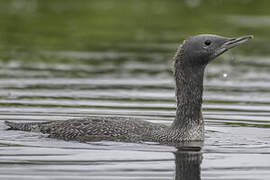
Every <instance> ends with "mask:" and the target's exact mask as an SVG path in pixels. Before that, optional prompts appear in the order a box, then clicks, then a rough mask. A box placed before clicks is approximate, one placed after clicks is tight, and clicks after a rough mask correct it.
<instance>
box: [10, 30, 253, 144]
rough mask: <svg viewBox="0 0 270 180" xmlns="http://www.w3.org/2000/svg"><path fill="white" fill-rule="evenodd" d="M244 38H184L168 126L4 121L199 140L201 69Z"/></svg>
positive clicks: (49, 129)
mask: <svg viewBox="0 0 270 180" xmlns="http://www.w3.org/2000/svg"><path fill="white" fill-rule="evenodd" d="M248 39H251V36H244V37H240V38H224V37H221V36H216V35H198V36H194V37H191V38H188V39H187V40H186V41H184V43H183V44H182V46H180V47H179V49H178V51H177V53H176V55H175V57H174V62H175V64H174V75H175V82H176V101H177V109H176V118H175V120H174V122H173V123H172V125H171V126H166V125H163V124H158V123H151V122H147V121H142V120H138V119H133V118H124V117H100V116H95V117H94V116H93V117H87V118H84V119H70V120H65V121H49V122H33V123H14V122H10V121H6V122H5V123H6V125H8V126H9V127H10V128H9V129H12V130H23V131H39V132H41V133H45V134H49V137H52V138H59V139H64V140H77V141H81V142H89V141H101V140H109V141H122V142H142V141H152V142H159V143H163V144H170V143H178V142H187V141H203V139H204V121H203V117H202V112H201V105H202V95H203V75H204V69H205V67H206V65H207V64H208V63H209V62H210V61H212V60H213V59H215V58H216V57H217V56H219V55H220V54H222V53H223V52H225V51H227V50H228V49H230V48H232V47H235V46H237V45H238V44H240V43H242V42H245V41H247V40H248ZM206 41H208V42H207V43H206ZM209 41H210V42H211V43H210V45H209Z"/></svg>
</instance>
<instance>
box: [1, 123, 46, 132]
mask: <svg viewBox="0 0 270 180" xmlns="http://www.w3.org/2000/svg"><path fill="white" fill-rule="evenodd" d="M5 124H6V125H7V126H8V127H9V128H8V130H20V131H40V128H41V126H42V125H43V124H48V122H30V123H16V122H11V121H5Z"/></svg>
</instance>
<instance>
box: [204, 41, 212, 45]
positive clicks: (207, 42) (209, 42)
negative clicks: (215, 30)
mask: <svg viewBox="0 0 270 180" xmlns="http://www.w3.org/2000/svg"><path fill="white" fill-rule="evenodd" d="M211 43H212V42H211V41H210V40H206V41H205V42H204V44H205V45H206V46H210V44H211Z"/></svg>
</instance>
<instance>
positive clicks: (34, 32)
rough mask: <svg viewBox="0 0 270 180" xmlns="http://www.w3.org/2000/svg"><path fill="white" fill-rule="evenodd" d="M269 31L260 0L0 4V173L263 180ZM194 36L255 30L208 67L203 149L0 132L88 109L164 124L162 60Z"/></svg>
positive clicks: (169, 109) (166, 76)
mask: <svg viewBox="0 0 270 180" xmlns="http://www.w3.org/2000/svg"><path fill="white" fill-rule="evenodd" d="M269 32H270V2H269V1H266V0H265V1H262V0H256V1H255V0H254V1H252V0H240V1H234V0H226V1H225V0H224V1H222V0H213V1H210V0H204V1H203V0H186V1H180V0H178V1H176V0H175V1H173V0H168V1H162V0H93V1H83V0H77V1H72V0H55V1H42V0H12V1H11V0H10V1H1V2H0V179H41V180H43V179H57V180H58V179H93V180H99V179H136V180H137V179H140V180H150V179H151V180H152V179H153V180H154V179H155V180H156V179H160V180H161V179H162V180H163V179H174V178H175V179H187V178H188V175H190V174H192V177H191V178H190V179H198V178H199V177H200V176H201V178H202V179H209V180H217V179H219V180H236V179H237V180H248V179H250V180H255V179H256V180H263V179H269V178H270V129H269V128H270V94H269V90H270V72H269V67H270V45H269V43H270V36H269ZM198 33H215V34H220V35H224V36H238V35H246V34H253V35H254V36H255V39H254V40H252V41H250V42H249V43H247V44H245V45H242V46H241V47H239V48H237V49H234V50H233V51H231V52H228V53H226V54H224V55H223V56H222V57H220V58H219V59H218V60H217V61H215V62H213V63H212V64H211V65H209V66H208V68H207V70H206V76H205V93H204V104H203V114H204V118H205V121H206V139H205V145H204V147H203V149H202V151H201V153H200V152H176V149H175V148H174V147H170V146H162V145H157V144H149V143H146V144H132V143H116V142H99V143H89V144H84V143H78V142H66V141H61V140H55V139H49V138H46V136H44V135H41V134H39V133H35V132H31V133H29V132H20V131H6V130H5V128H6V127H5V126H4V124H3V121H2V120H12V121H13V120H14V121H21V120H24V121H28V120H31V121H40V120H65V119H69V118H75V117H86V116H94V115H100V116H102V115H107V116H126V117H136V118H139V119H144V120H149V121H152V122H162V123H164V124H170V123H171V121H172V120H173V118H174V115H175V100H174V82H173V76H172V72H171V64H172V61H171V58H172V57H173V55H174V53H175V51H176V48H177V46H178V45H179V44H180V42H181V41H183V39H184V38H185V37H187V36H190V35H194V34H198ZM189 172H190V173H189ZM185 175H186V176H185ZM183 176H185V177H183Z"/></svg>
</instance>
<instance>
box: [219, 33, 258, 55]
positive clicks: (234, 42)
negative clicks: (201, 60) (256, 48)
mask: <svg viewBox="0 0 270 180" xmlns="http://www.w3.org/2000/svg"><path fill="white" fill-rule="evenodd" d="M252 38H253V36H252V35H248V36H242V37H238V38H228V39H227V40H226V41H225V42H224V43H223V44H222V45H221V47H220V48H219V49H218V50H217V51H216V52H215V56H216V57H217V56H219V55H221V54H222V53H224V52H226V51H227V50H229V49H231V48H234V47H236V46H238V45H240V44H242V43H244V42H247V41H248V40H250V39H252Z"/></svg>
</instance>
